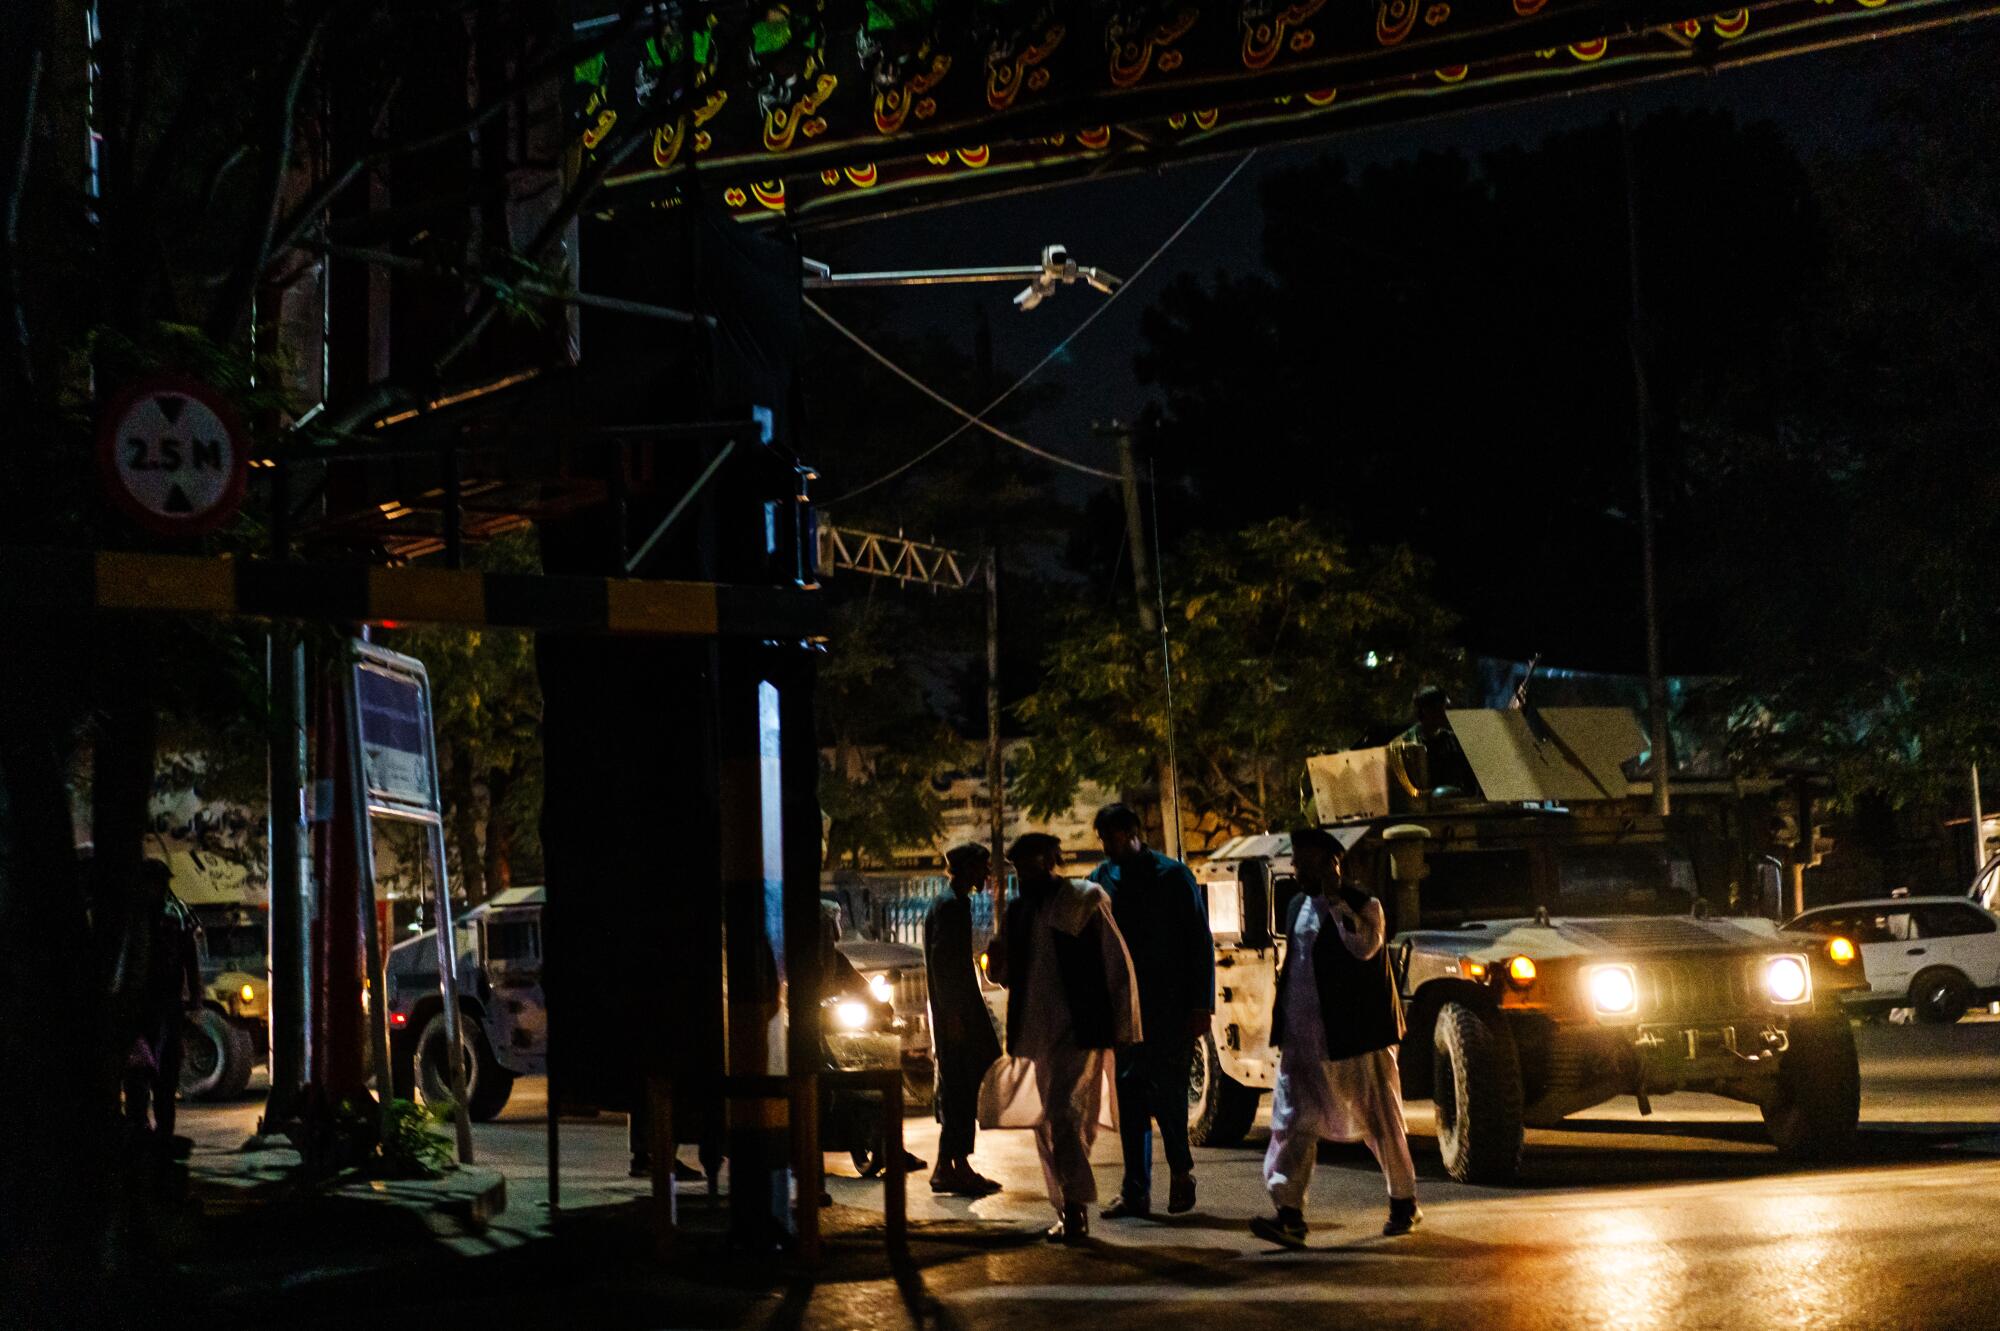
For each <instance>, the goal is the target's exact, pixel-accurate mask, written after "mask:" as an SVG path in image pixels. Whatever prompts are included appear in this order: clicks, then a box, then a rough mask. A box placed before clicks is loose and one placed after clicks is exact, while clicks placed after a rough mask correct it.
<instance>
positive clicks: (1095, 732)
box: [1017, 517, 1462, 830]
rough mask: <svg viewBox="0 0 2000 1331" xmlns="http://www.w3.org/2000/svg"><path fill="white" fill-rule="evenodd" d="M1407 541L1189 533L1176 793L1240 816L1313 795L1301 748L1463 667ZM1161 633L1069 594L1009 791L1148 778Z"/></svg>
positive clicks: (1179, 585)
mask: <svg viewBox="0 0 2000 1331" xmlns="http://www.w3.org/2000/svg"><path fill="white" fill-rule="evenodd" d="M1428 581H1429V575H1428V569H1427V567H1426V565H1425V564H1424V562H1423V561H1422V560H1421V559H1419V558H1418V557H1417V556H1416V555H1414V554H1413V553H1411V551H1410V550H1409V549H1408V548H1406V547H1400V546H1399V547H1391V548H1387V549H1382V550H1357V549H1351V548H1350V547H1349V546H1348V545H1347V543H1346V542H1345V541H1343V540H1342V539H1341V538H1340V537H1339V536H1337V535H1335V534H1333V532H1332V531H1331V530H1330V529H1329V528H1328V527H1327V526H1326V525H1325V523H1324V522H1323V521H1319V520H1314V519H1311V518H1304V517H1289V518H1274V519H1271V520H1269V521H1266V522H1261V523H1257V524H1255V525H1252V526H1250V527H1247V528H1245V529H1244V530H1242V531H1241V532H1238V533H1236V534H1235V535H1233V536H1229V537H1214V536H1203V537H1198V538H1196V539H1195V540H1194V541H1192V542H1191V544H1190V545H1189V546H1188V547H1187V549H1186V550H1185V551H1183V552H1180V553H1177V554H1175V555H1174V556H1173V558H1172V562H1171V563H1170V564H1169V565H1168V582H1169V584H1170V585H1169V587H1168V589H1167V623H1168V625H1169V633H1168V643H1169V646H1168V651H1169V653H1170V657H1171V660H1172V663H1173V709H1172V717H1173V729H1174V734H1173V742H1174V744H1175V747H1176V750H1177V757H1178V768H1179V774H1180V788H1181V798H1182V801H1183V804H1184V805H1186V806H1191V807H1192V808H1193V809H1194V810H1197V811H1200V812H1211V811H1212V812H1215V813H1217V814H1220V815H1221V816H1222V817H1223V818H1224V819H1226V820H1227V821H1229V822H1230V823H1232V824H1233V825H1235V826H1237V827H1239V828H1242V829H1246V830H1248V829H1263V828H1267V827H1276V826H1283V825H1285V824H1286V823H1287V822H1289V821H1290V820H1291V819H1292V818H1293V817H1294V816H1296V815H1298V814H1299V813H1300V812H1301V811H1302V810H1303V809H1304V808H1305V807H1306V806H1307V804H1308V803H1309V801H1308V800H1307V799H1305V798H1304V797H1303V796H1302V794H1301V790H1300V778H1301V774H1302V773H1303V772H1304V770H1305V759H1306V756H1307V755H1308V754H1311V753H1317V752H1324V751H1326V750H1329V749H1334V748H1340V747H1343V746H1344V745H1346V744H1348V743H1349V742H1351V741H1352V740H1353V739H1355V738H1356V737H1357V736H1358V735H1359V734H1360V733H1361V732H1363V731H1365V730H1367V729H1369V728H1371V727H1374V726H1378V725H1380V724H1381V723H1383V722H1385V721H1390V720H1394V719H1396V718H1400V717H1403V716H1405V715H1407V713H1408V711H1409V702H1410V695H1411V693H1412V692H1413V691H1414V689H1415V688H1416V687H1417V686H1418V685H1419V684H1420V683H1422V682H1423V681H1426V680H1430V679H1436V678H1449V677H1452V676H1454V675H1456V674H1457V673H1458V672H1459V671H1460V670H1461V668H1462V667H1461V665H1460V660H1459V656H1458V653H1457V652H1456V650H1455V648H1454V646H1453V644H1452V641H1451V632H1452V618H1451V616H1450V615H1449V614H1448V613H1447V612H1446V611H1445V610H1444V609H1442V608H1441V607H1440V606H1439V605H1438V603H1437V602H1436V601H1435V600H1434V599H1433V597H1432V594H1431V592H1430V590H1429V587H1428ZM1165 692H1166V690H1165V688H1164V686H1163V681H1162V678H1161V671H1160V645H1159V642H1158V641H1157V640H1156V639H1154V638H1152V637H1150V636H1148V635H1146V634H1144V633H1143V632H1141V631H1140V630H1139V629H1138V628H1137V626H1136V625H1135V624H1133V623H1131V622H1128V619H1127V617H1126V616H1125V615H1124V614H1123V613H1120V614H1118V615H1117V616H1115V617H1114V616H1106V615H1105V614H1103V613H1102V612H1097V613H1092V612H1088V611H1084V610H1078V611H1077V612H1075V613H1073V614H1072V615H1071V616H1070V618H1069V620H1068V623H1067V625H1066V627H1065V629H1064V631H1063V632H1062V633H1061V635H1060V636H1059V637H1058V638H1057V639H1056V640H1055V641H1054V642H1053V643H1051V644H1050V646H1049V649H1048V653H1047V656H1046V658H1045V660H1044V670H1043V676H1042V682H1041V687H1040V688H1039V689H1038V690H1037V691H1036V692H1035V693H1034V694H1033V695H1032V696H1031V697H1029V698H1028V699H1027V700H1025V701H1024V702H1023V703H1022V704H1021V706H1020V709H1019V711H1020V714H1021V716H1022V718H1023V719H1024V720H1025V721H1026V722H1027V723H1028V724H1029V726H1030V727H1031V729H1032V730H1033V732H1034V745H1033V748H1032V750H1031V752H1030V754H1029V756H1028V758H1027V759H1026V761H1025V762H1024V763H1023V765H1022V773H1021V779H1020V781H1019V783H1018V786H1017V794H1018V795H1019V796H1020V797H1021V798H1022V799H1024V800H1025V801H1026V802H1027V803H1028V805H1029V807H1030V808H1032V809H1033V810H1035V811H1036V812H1037V813H1038V814H1042V815H1046V814H1049V813H1053V812H1055V811H1056V810H1059V809H1063V808H1066V807H1068V805H1069V803H1070V801H1071V799H1072V798H1073V797H1074V795H1075V793H1076V789H1077V787H1078V785H1079V783H1080V782H1082V781H1085V780H1090V781H1096V782H1099V783H1101V784H1103V785H1106V786H1109V787H1112V788H1120V789H1130V788H1136V787H1141V786H1145V785H1147V784H1148V783H1149V782H1150V781H1151V780H1152V778H1153V775H1154V771H1155V766H1156V764H1157V763H1158V762H1160V761H1161V760H1162V759H1163V758H1164V757H1165V754H1166V749H1167V743H1168V734H1167V716H1168V711H1167V708H1166V705H1165Z"/></svg>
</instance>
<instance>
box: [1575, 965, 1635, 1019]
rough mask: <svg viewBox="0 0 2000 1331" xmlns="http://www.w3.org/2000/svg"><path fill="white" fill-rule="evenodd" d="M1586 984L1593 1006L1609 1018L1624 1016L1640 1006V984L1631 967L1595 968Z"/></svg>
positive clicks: (1587, 978)
mask: <svg viewBox="0 0 2000 1331" xmlns="http://www.w3.org/2000/svg"><path fill="white" fill-rule="evenodd" d="M1586 982H1587V983H1588V984H1589V986H1590V1002H1591V1005H1592V1006H1593V1007H1595V1008H1596V1009H1597V1010H1598V1011H1599V1012H1600V1013H1602V1014H1603V1015H1605V1016H1607V1017H1616V1016H1622V1015H1624V1014H1625V1013H1628V1012H1631V1011H1634V1010H1635V1009H1636V1008H1637V1007H1638V1006H1639V982H1638V980H1637V979H1636V978H1635V977H1634V976H1633V974H1632V968H1631V967H1630V966H1597V967H1593V968H1592V969H1591V971H1590V972H1589V975H1588V976H1587V977H1586Z"/></svg>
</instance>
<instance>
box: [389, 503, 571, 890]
mask: <svg viewBox="0 0 2000 1331" xmlns="http://www.w3.org/2000/svg"><path fill="white" fill-rule="evenodd" d="M477 562H478V565H479V567H481V568H484V569H488V570H491V571H493V572H511V573H519V572H530V571H535V570H536V569H537V568H538V567H539V560H538V557H537V555H536V552H535V547H534V542H533V540H532V539H531V538H530V537H529V536H528V535H527V534H526V533H516V534H514V535H510V536H505V537H502V538H501V539H499V540H496V541H494V542H492V543H491V544H490V545H488V546H486V547H484V548H483V549H482V550H481V551H480V552H479V554H478V558H477ZM395 646H396V650H398V651H401V652H407V653H408V654H410V655H411V656H414V657H416V658H417V659H418V660H420V661H422V662H423V663H424V666H425V668H426V669H427V671H428V672H429V674H430V680H431V695H432V703H431V706H432V712H433V720H434V722H435V724H436V727H437V749H438V759H439V766H440V767H441V769H442V770H441V771H440V773H439V779H440V781H441V782H442V784H443V786H444V800H445V811H444V812H445V828H446V833H447V837H446V845H447V847H448V848H449V851H448V853H449V857H450V858H449V861H448V862H449V864H450V867H451V871H452V873H453V875H454V877H455V879H456V881H457V884H458V886H459V887H460V889H461V890H462V891H463V892H464V895H465V899H466V900H467V901H469V902H471V903H473V904H475V905H476V904H478V903H479V902H481V901H484V900H485V899H486V898H487V897H489V896H491V895H492V894H493V893H495V892H498V891H500V890H501V889H502V888H505V887H506V886H508V884H509V883H511V882H512V881H513V877H514V871H515V868H516V867H517V866H516V862H517V860H520V861H525V862H526V864H527V865H529V866H532V867H535V868H537V869H538V868H539V864H540V860H541V838H540V833H539V828H538V819H539V818H540V816H541V807H542V732H541V725H542V690H541V684H540V681H539V680H538V679H537V677H536V674H535V649H534V638H533V635H531V634H528V633H525V632H522V631H520V630H518V629H503V628H483V629H446V628H419V629H410V630H405V631H403V632H402V633H400V634H398V635H397V637H396V640H395Z"/></svg>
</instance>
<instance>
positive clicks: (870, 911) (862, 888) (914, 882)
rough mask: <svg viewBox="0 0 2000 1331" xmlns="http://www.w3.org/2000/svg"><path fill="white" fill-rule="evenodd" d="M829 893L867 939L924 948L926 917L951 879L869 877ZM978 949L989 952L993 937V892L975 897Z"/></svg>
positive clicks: (1010, 882)
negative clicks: (990, 940) (986, 949)
mask: <svg viewBox="0 0 2000 1331" xmlns="http://www.w3.org/2000/svg"><path fill="white" fill-rule="evenodd" d="M821 891H822V893H823V894H824V895H828V896H832V897H835V898H837V899H839V900H840V902H841V905H842V907H843V908H844V911H845V914H846V916H847V922H848V923H851V924H852V926H853V927H854V928H855V929H856V930H857V931H859V933H860V935H861V936H862V937H863V938H868V939H873V940H874V941H876V942H882V943H904V944H907V945H909V946H911V947H922V946H923V945H924V917H925V916H926V915H928V914H930V910H931V907H932V906H933V905H935V904H936V903H937V901H938V900H939V899H940V898H942V897H943V896H944V895H945V894H946V893H948V892H950V891H951V880H950V879H948V878H946V877H944V876H943V875H942V874H931V875H927V876H924V877H919V878H890V877H870V876H863V877H857V878H851V879H845V880H840V881H836V882H833V883H829V884H828V885H826V886H825V887H823V888H822V889H821ZM1014 893H1015V880H1014V876H1013V875H1012V874H1009V875H1008V876H1007V896H1008V899H1009V900H1012V898H1013V896H1014ZM971 905H972V949H973V953H974V955H977V954H978V953H979V952H981V951H983V950H984V949H985V947H986V944H987V941H988V940H989V939H990V938H992V936H993V924H994V921H993V894H992V893H991V892H975V893H973V894H972V900H971Z"/></svg>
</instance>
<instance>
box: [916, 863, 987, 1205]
mask: <svg viewBox="0 0 2000 1331" xmlns="http://www.w3.org/2000/svg"><path fill="white" fill-rule="evenodd" d="M944 862H945V868H946V869H947V870H948V871H949V872H950V874H951V890H950V891H949V892H947V893H945V894H944V895H943V896H941V897H939V898H938V899H937V902H936V903H935V904H934V905H933V906H932V907H931V909H930V914H928V915H926V916H925V917H924V969H925V971H926V972H927V973H928V976H929V979H930V996H931V1048H932V1051H933V1055H934V1057H935V1059H936V1061H937V1113H938V1123H939V1125H940V1126H939V1129H938V1162H937V1168H936V1169H934V1170H932V1171H931V1191H932V1192H949V1193H956V1194H958V1195H959V1196H962V1197H984V1196H987V1195H988V1194H990V1193H995V1192H998V1191H1000V1185H999V1184H998V1183H995V1182H994V1181H993V1180H992V1179H990V1178H987V1177H985V1176H984V1175H982V1174H981V1173H979V1171H977V1170H975V1169H974V1168H973V1167H972V1160H971V1156H972V1143H973V1138H974V1136H975V1135H976V1134H977V1132H978V1130H979V1082H980V1079H981V1078H983V1077H984V1076H985V1075H986V1069H988V1068H989V1067H992V1066H993V1061H994V1060H995V1059H997V1058H999V1057H1000V1037H999V1036H997V1035H995V1034H994V1033H993V1018H992V1016H991V1015H990V1014H989V1013H988V1012H987V1010H986V1000H985V998H984V997H982V996H981V994H980V992H979V975H978V972H977V971H976V970H975V969H974V967H975V965H976V964H977V963H976V962H975V961H974V960H973V957H972V894H973V893H975V892H978V891H979V890H981V889H982V888H984V887H985V886H986V879H987V874H988V871H989V870H990V869H991V868H992V862H993V856H992V853H991V852H990V851H988V850H987V849H986V847H984V846H979V845H973V844H970V843H968V844H966V845H963V846H954V847H952V849H951V850H950V852H949V853H947V854H946V855H945V859H944Z"/></svg>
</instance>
